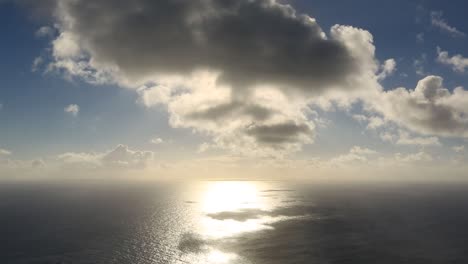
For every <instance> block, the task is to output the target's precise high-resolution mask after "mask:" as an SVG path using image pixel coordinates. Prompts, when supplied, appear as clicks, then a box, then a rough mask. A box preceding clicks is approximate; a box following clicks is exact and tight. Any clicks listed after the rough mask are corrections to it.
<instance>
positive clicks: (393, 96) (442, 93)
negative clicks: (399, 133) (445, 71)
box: [367, 75, 468, 138]
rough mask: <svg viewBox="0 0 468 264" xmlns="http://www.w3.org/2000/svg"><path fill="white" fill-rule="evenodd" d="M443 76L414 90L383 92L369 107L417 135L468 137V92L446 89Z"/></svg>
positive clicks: (459, 88) (403, 89)
mask: <svg viewBox="0 0 468 264" xmlns="http://www.w3.org/2000/svg"><path fill="white" fill-rule="evenodd" d="M442 82H443V79H442V78H441V77H439V76H432V75H431V76H427V77H425V78H423V79H422V80H420V81H419V82H418V84H417V86H416V88H415V89H414V90H408V89H406V88H403V87H401V88H397V89H394V90H389V91H385V92H382V94H381V96H379V97H377V98H373V101H368V102H367V104H368V105H367V107H368V108H369V109H372V110H373V111H376V112H377V113H379V114H381V115H382V116H383V117H384V118H385V120H386V121H388V122H393V123H395V124H397V125H399V126H402V127H404V128H406V129H409V130H411V131H413V132H416V133H419V134H424V135H437V136H445V137H464V138H466V137H468V91H466V90H464V89H463V88H462V87H457V88H455V89H454V90H453V92H451V91H449V90H448V89H446V88H444V87H443V84H442Z"/></svg>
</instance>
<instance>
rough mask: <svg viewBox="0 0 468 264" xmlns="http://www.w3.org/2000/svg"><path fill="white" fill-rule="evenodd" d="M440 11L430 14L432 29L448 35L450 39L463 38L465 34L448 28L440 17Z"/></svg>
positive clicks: (450, 27)
mask: <svg viewBox="0 0 468 264" xmlns="http://www.w3.org/2000/svg"><path fill="white" fill-rule="evenodd" d="M442 15H443V13H442V12H441V11H433V12H431V24H432V26H433V27H436V28H438V29H439V30H441V31H442V32H445V33H448V34H450V35H451V36H452V37H464V36H465V33H463V32H461V31H460V30H458V29H457V28H455V27H452V26H450V25H449V24H448V23H447V21H445V19H444V18H443V17H442Z"/></svg>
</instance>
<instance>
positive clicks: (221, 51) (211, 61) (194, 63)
mask: <svg viewBox="0 0 468 264" xmlns="http://www.w3.org/2000/svg"><path fill="white" fill-rule="evenodd" d="M37 5H38V4H35V6H37ZM49 5H50V3H49V4H48V6H49ZM55 13H56V14H58V17H59V24H60V27H61V28H62V32H67V34H70V36H73V38H74V40H75V41H77V42H79V44H80V47H81V48H82V49H83V51H84V52H85V53H88V55H89V56H91V57H92V60H93V61H94V62H95V63H96V64H100V65H110V66H112V67H114V68H117V69H118V70H119V73H120V74H123V75H125V76H126V77H128V78H130V79H132V80H141V79H144V78H145V77H148V76H151V75H154V74H188V73H191V72H193V71H195V70H199V69H209V70H214V71H219V72H220V74H221V76H220V79H219V81H220V82H224V83H227V84H230V85H233V86H234V87H235V88H236V89H242V88H244V87H250V86H254V85H257V84H275V85H279V86H287V87H288V88H291V87H295V88H299V89H301V90H307V91H319V90H322V89H325V88H326V87H327V86H330V85H340V84H343V83H344V82H345V81H346V79H347V78H348V77H349V76H351V75H353V74H356V73H357V71H358V69H359V68H360V66H359V64H358V61H357V60H356V59H355V58H354V57H353V56H352V55H351V54H350V52H349V50H348V49H347V48H346V47H345V45H344V44H343V43H342V42H341V41H338V40H336V39H333V38H331V39H327V38H326V37H325V34H324V33H323V32H322V30H321V28H320V27H319V25H318V24H317V23H316V22H315V20H314V19H312V18H310V17H309V16H306V15H299V14H296V12H295V10H294V9H293V8H292V7H290V6H288V5H282V4H278V3H276V2H275V1H273V0H256V1H250V0H236V1H233V0H201V1H181V0H160V1H153V0H134V1H124V0H99V1H84V0H74V1H70V0H65V1H57V5H56V11H55Z"/></svg>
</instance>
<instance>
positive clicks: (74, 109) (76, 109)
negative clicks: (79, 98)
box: [63, 104, 80, 116]
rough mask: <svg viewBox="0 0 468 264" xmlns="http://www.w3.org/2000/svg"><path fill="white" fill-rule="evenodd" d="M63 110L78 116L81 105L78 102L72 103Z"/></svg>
mask: <svg viewBox="0 0 468 264" xmlns="http://www.w3.org/2000/svg"><path fill="white" fill-rule="evenodd" d="M63 111H65V113H68V114H71V115H72V116H78V114H79V113H80V107H79V106H78V105H76V104H70V105H68V106H66V107H65V108H64V109H63Z"/></svg>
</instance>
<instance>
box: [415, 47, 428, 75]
mask: <svg viewBox="0 0 468 264" xmlns="http://www.w3.org/2000/svg"><path fill="white" fill-rule="evenodd" d="M426 62H427V55H426V54H424V53H423V54H421V56H420V57H419V58H417V59H415V60H414V61H413V67H414V69H415V71H416V74H417V75H421V76H423V75H426V71H425V70H424V65H425V64H426Z"/></svg>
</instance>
